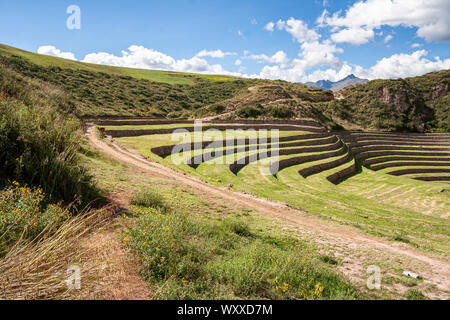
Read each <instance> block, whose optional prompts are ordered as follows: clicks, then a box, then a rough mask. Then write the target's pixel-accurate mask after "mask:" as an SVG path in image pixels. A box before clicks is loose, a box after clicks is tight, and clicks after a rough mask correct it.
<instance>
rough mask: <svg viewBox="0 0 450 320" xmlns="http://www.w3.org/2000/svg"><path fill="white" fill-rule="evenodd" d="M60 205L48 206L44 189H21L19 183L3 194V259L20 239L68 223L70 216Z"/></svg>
mask: <svg viewBox="0 0 450 320" xmlns="http://www.w3.org/2000/svg"><path fill="white" fill-rule="evenodd" d="M60 204H61V203H59V204H57V205H54V204H51V205H49V206H47V205H46V204H45V194H44V192H43V191H42V189H30V188H28V187H21V186H20V185H19V183H18V182H16V181H15V182H13V185H12V186H11V187H10V188H8V189H5V190H4V191H2V192H0V239H1V240H0V256H2V255H4V254H5V253H6V252H7V251H8V249H9V248H10V247H11V246H12V245H13V244H14V243H15V242H16V241H17V240H19V239H20V238H21V237H23V238H24V239H33V238H35V237H36V236H37V235H39V234H40V233H41V232H42V231H43V230H44V229H45V228H46V227H47V226H49V225H57V224H59V223H62V222H63V221H65V220H67V219H68V218H69V217H70V216H71V214H70V212H69V211H68V210H67V209H64V208H62V207H61V206H60Z"/></svg>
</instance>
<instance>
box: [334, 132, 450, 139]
mask: <svg viewBox="0 0 450 320" xmlns="http://www.w3.org/2000/svg"><path fill="white" fill-rule="evenodd" d="M336 135H337V136H338V137H340V138H341V139H343V140H345V141H357V140H368V139H370V140H382V139H401V140H419V141H440V140H443V141H449V140H450V135H448V136H447V135H440V136H426V135H395V134H389V135H386V134H383V135H374V134H367V133H365V134H358V135H346V134H336Z"/></svg>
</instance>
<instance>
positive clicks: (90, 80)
mask: <svg viewBox="0 0 450 320" xmlns="http://www.w3.org/2000/svg"><path fill="white" fill-rule="evenodd" d="M0 61H1V63H3V64H4V65H6V66H7V67H8V68H10V69H13V70H14V71H15V72H18V73H20V74H22V75H24V76H26V77H29V78H37V79H40V80H42V81H45V82H48V83H51V84H52V85H54V86H57V87H58V88H60V89H62V90H63V91H64V92H66V93H67V94H68V95H69V96H70V97H72V100H73V103H74V104H75V105H76V113H77V115H79V116H81V117H83V116H119V115H120V116H133V115H134V116H152V117H168V118H182V117H194V116H196V117H200V116H217V115H222V114H224V113H225V114H227V115H228V116H231V117H237V118H249V117H250V118H254V117H255V118H261V117H271V118H295V117H302V118H304V117H310V118H320V119H322V120H324V121H325V122H327V121H329V119H325V118H324V117H323V116H322V115H321V113H320V112H318V111H317V110H316V109H315V108H314V107H313V106H312V104H313V103H315V102H320V101H329V100H331V99H332V98H333V97H332V94H331V93H330V92H323V91H321V90H318V89H315V88H309V87H306V86H304V85H298V84H291V83H288V82H284V81H276V82H273V81H267V80H255V79H240V78H233V77H224V76H216V75H198V74H186V73H174V72H165V71H152V70H138V69H127V68H116V67H109V66H100V65H93V64H86V63H81V62H76V61H70V60H65V59H60V58H55V57H50V56H44V55H38V54H35V53H31V52H26V51H23V50H19V49H15V48H11V47H8V46H4V45H0ZM250 87H256V88H257V89H256V90H253V91H249V90H248V88H250ZM274 88H275V89H274ZM243 108H244V110H241V109H243ZM256 109H258V110H257V111H256V112H254V111H253V110H256Z"/></svg>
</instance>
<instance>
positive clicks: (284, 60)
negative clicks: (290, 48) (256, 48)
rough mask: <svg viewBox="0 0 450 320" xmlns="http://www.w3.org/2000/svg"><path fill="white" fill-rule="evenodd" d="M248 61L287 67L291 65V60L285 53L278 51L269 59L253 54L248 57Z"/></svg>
mask: <svg viewBox="0 0 450 320" xmlns="http://www.w3.org/2000/svg"><path fill="white" fill-rule="evenodd" d="M247 58H248V59H252V60H256V61H258V62H269V63H275V64H280V65H286V64H288V63H289V61H290V59H289V57H288V56H287V54H286V53H285V52H284V51H281V50H280V51H278V52H277V53H275V54H274V55H273V56H271V57H269V56H268V55H265V54H252V55H248V56H247Z"/></svg>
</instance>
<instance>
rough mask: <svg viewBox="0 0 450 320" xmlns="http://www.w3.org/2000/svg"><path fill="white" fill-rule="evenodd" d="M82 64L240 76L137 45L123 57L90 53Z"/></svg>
mask: <svg viewBox="0 0 450 320" xmlns="http://www.w3.org/2000/svg"><path fill="white" fill-rule="evenodd" d="M82 62H89V63H96V64H103V65H110V66H116V67H128V68H138V69H153V70H168V71H179V72H195V73H207V74H223V75H235V76H240V74H239V73H235V72H229V71H226V70H224V69H223V67H222V66H221V65H220V64H214V65H210V64H209V63H208V62H207V61H206V60H205V59H201V58H200V57H198V56H195V57H193V58H191V59H180V60H176V59H174V58H172V57H171V56H168V55H166V54H164V53H162V52H159V51H155V50H152V49H147V48H145V47H143V46H136V45H132V46H130V47H129V48H128V51H122V56H116V55H114V54H111V53H106V52H98V53H90V54H87V55H86V56H85V57H84V59H83V60H82Z"/></svg>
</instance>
